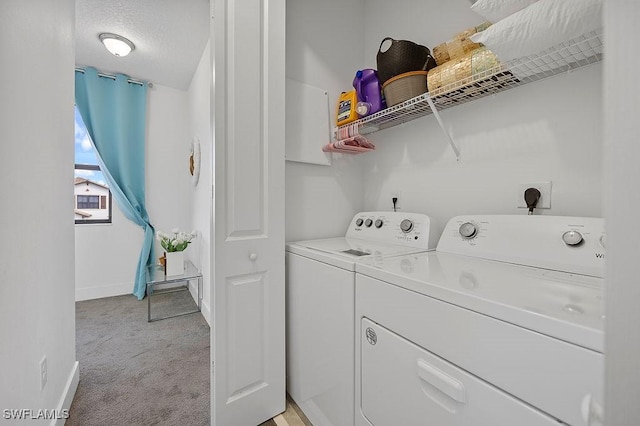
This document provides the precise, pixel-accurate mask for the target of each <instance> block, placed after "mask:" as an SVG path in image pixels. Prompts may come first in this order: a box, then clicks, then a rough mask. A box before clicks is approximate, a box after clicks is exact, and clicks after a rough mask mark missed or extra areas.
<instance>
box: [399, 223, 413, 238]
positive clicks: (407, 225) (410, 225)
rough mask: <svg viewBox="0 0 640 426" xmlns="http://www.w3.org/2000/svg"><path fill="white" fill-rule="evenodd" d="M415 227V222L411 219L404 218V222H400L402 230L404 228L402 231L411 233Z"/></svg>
mask: <svg viewBox="0 0 640 426" xmlns="http://www.w3.org/2000/svg"><path fill="white" fill-rule="evenodd" d="M412 229H413V222H411V221H410V220H409V219H404V220H403V221H402V222H400V230H402V232H404V233H405V234H406V233H409V232H411V230H412Z"/></svg>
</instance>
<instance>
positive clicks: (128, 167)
mask: <svg viewBox="0 0 640 426" xmlns="http://www.w3.org/2000/svg"><path fill="white" fill-rule="evenodd" d="M127 80H128V77H127V76H126V75H123V74H117V75H116V76H115V79H113V78H109V77H100V76H99V75H98V72H97V70H96V69H95V68H90V67H88V68H86V69H85V70H84V72H82V71H78V70H76V96H75V97H76V106H77V108H78V111H80V115H81V116H82V120H83V121H84V124H85V125H86V127H87V131H88V132H89V135H90V136H91V139H92V141H93V144H94V146H95V148H96V154H97V157H98V163H99V164H100V168H101V170H102V173H103V174H104V176H105V179H106V180H107V183H108V184H109V189H110V190H111V194H112V196H113V199H114V200H115V201H116V203H117V205H118V207H120V210H122V213H123V214H124V215H125V216H126V217H127V218H128V219H129V220H131V221H132V222H134V223H136V224H137V225H139V226H141V227H142V228H143V230H144V242H143V244H142V249H141V250H140V258H139V259H138V268H137V271H136V279H135V285H134V288H133V294H134V295H135V296H136V297H137V298H138V299H143V298H144V296H145V290H146V279H145V273H146V268H147V265H149V264H150V263H151V262H152V261H153V259H154V254H153V235H154V229H153V226H152V225H151V223H149V216H148V214H147V209H146V208H145V128H146V112H147V85H146V84H144V85H140V84H134V83H129V82H128V81H127Z"/></svg>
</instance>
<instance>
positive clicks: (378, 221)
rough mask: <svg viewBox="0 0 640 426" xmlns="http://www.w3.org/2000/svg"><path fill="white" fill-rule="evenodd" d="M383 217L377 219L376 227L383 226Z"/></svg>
mask: <svg viewBox="0 0 640 426" xmlns="http://www.w3.org/2000/svg"><path fill="white" fill-rule="evenodd" d="M382 224H383V222H382V219H376V228H382Z"/></svg>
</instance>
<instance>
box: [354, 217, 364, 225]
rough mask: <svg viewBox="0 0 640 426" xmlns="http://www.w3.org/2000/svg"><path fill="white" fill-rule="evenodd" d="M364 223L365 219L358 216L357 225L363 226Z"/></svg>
mask: <svg viewBox="0 0 640 426" xmlns="http://www.w3.org/2000/svg"><path fill="white" fill-rule="evenodd" d="M363 223H364V220H362V218H358V219H357V220H356V226H362V224H363Z"/></svg>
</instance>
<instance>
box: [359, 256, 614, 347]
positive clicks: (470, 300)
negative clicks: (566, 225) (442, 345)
mask: <svg viewBox="0 0 640 426" xmlns="http://www.w3.org/2000/svg"><path fill="white" fill-rule="evenodd" d="M356 271H357V272H358V273H361V274H364V275H367V276H370V277H372V278H377V279H379V280H382V281H385V282H387V283H391V284H394V285H397V286H400V287H403V288H406V289H408V290H411V291H415V292H417V293H420V294H424V295H426V296H430V297H433V298H436V299H439V300H443V301H445V302H448V303H451V304H454V305H457V306H460V307H463V308H467V309H470V310H473V311H475V312H479V313H482V314H485V315H488V316H491V317H494V318H497V319H500V320H503V321H506V322H509V323H512V324H516V325H519V326H521V327H524V328H527V329H530V330H533V331H537V332H539V333H542V334H545V335H548V336H552V337H555V338H558V339H561V340H564V341H566V342H571V343H574V344H577V345H580V346H583V347H586V348H589V349H592V350H595V351H598V352H602V351H603V346H604V331H603V330H604V301H603V297H604V292H603V288H604V287H603V286H604V280H603V279H602V278H597V277H591V276H586V275H577V274H572V273H567V272H558V271H552V270H548V269H541V268H534V267H529V266H521V265H514V264H510V263H504V262H498V261H493V260H485V259H478V258H474V257H470V256H462V255H455V254H450V253H439V252H428V253H421V254H414V255H408V256H400V257H393V258H386V259H384V258H383V259H371V260H367V261H363V262H360V263H359V264H358V265H356Z"/></svg>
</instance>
